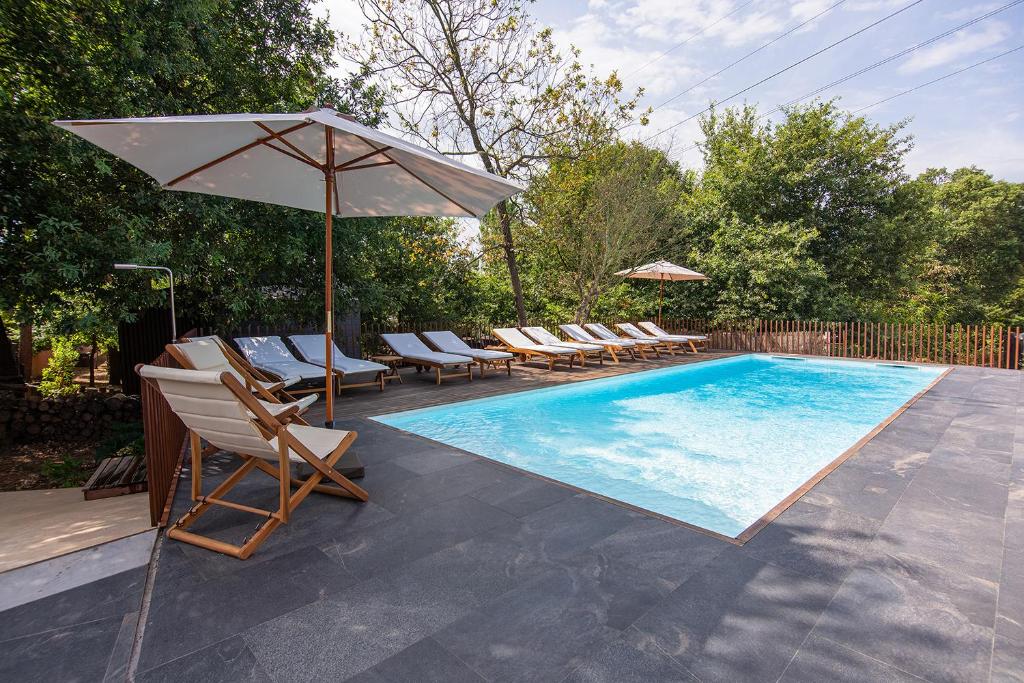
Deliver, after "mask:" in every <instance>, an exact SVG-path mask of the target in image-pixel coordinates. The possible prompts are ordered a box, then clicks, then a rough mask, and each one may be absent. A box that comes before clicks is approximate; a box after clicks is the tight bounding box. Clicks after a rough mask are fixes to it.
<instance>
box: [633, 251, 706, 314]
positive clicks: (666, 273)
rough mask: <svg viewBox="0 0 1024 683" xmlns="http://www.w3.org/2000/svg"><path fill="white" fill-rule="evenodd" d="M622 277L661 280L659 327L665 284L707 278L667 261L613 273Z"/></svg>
mask: <svg viewBox="0 0 1024 683" xmlns="http://www.w3.org/2000/svg"><path fill="white" fill-rule="evenodd" d="M615 274H616V275H622V276H623V277H635V278H639V279H642V280H661V292H660V294H659V295H658V324H659V325H661V305H662V304H663V303H664V302H665V282H666V281H670V282H671V281H679V280H707V279H708V276H707V275H703V274H701V273H698V272H697V271H695V270H690V269H689V268H683V267H682V266H677V265H676V264H674V263H669V262H668V261H655V262H654V263H646V264H644V265H642V266H637V267H636V268H627V269H626V270H620V271H619V272H617V273H615Z"/></svg>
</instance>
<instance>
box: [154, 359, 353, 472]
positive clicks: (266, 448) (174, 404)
mask: <svg viewBox="0 0 1024 683" xmlns="http://www.w3.org/2000/svg"><path fill="white" fill-rule="evenodd" d="M139 374H141V375H142V376H143V377H145V378H146V379H149V380H153V381H155V382H156V383H157V384H158V385H159V387H160V393H161V394H163V396H164V398H165V399H166V400H167V403H168V404H169V405H170V406H171V410H173V411H174V412H175V414H176V415H177V416H178V417H179V418H181V421H182V422H184V423H185V426H186V427H188V428H189V429H191V430H193V431H194V432H195V433H196V434H198V435H199V436H201V437H202V438H204V439H206V440H207V441H208V442H210V443H211V444H212V445H214V446H216V447H217V448H220V449H221V450H225V451H231V452H234V453H245V454H247V455H255V456H258V457H260V458H264V459H266V460H277V459H278V458H279V456H278V452H277V437H274V438H272V439H270V440H268V439H265V438H264V437H263V434H262V433H261V432H260V431H259V430H258V429H257V428H256V425H255V424H254V423H253V422H252V418H251V413H250V412H249V410H248V409H247V408H246V407H245V405H243V404H242V402H241V401H239V400H238V398H237V397H236V396H235V395H234V394H233V393H231V390H230V389H228V388H227V387H226V386H224V384H223V383H222V382H221V379H220V376H221V373H219V372H203V371H199V370H181V369H178V368H160V367H155V366H152V365H144V366H142V368H140V373H139ZM286 429H287V430H288V432H289V433H290V434H293V435H294V436H295V438H296V439H297V440H299V441H301V442H302V443H303V444H305V445H306V447H307V448H309V449H310V450H311V451H313V453H314V454H315V455H316V456H317V457H318V458H321V459H323V458H324V457H326V456H327V455H328V454H330V452H331V451H332V450H334V449H335V448H337V447H338V445H339V444H340V443H341V440H342V439H344V438H345V436H346V435H347V434H348V432H344V431H340V430H334V429H323V428H321V427H309V426H305V425H298V424H289V425H288V426H287V427H286ZM331 444H333V446H332V445H331ZM288 457H289V459H290V460H292V461H294V462H305V461H304V459H303V458H302V457H301V456H299V455H298V454H297V453H295V452H294V451H290V452H289V454H288Z"/></svg>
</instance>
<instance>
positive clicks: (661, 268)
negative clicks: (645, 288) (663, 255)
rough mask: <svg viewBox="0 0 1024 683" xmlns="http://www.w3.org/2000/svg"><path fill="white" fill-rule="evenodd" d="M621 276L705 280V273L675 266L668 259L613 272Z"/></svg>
mask: <svg viewBox="0 0 1024 683" xmlns="http://www.w3.org/2000/svg"><path fill="white" fill-rule="evenodd" d="M615 274H616V275H622V276H623V277H635V278H641V279H645V280H707V279H708V276H707V275H702V274H701V273H698V272H697V271H695V270H690V269H689V268H683V267H682V266H677V265H676V264H674V263H669V262H668V261H655V262H654V263H648V264H645V265H642V266H637V267H636V268H627V269H626V270H620V271H619V272H617V273H615Z"/></svg>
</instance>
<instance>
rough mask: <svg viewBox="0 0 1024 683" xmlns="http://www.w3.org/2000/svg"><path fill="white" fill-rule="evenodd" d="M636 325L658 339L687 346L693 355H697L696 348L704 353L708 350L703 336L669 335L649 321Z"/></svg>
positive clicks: (706, 339)
mask: <svg viewBox="0 0 1024 683" xmlns="http://www.w3.org/2000/svg"><path fill="white" fill-rule="evenodd" d="M637 324H638V325H639V326H640V327H642V328H643V329H644V332H647V333H649V334H652V335H654V336H655V337H658V338H659V339H666V340H668V341H674V342H679V343H680V344H687V345H688V346H689V347H690V350H691V351H693V352H694V353H697V347H698V346H700V347H701V348H703V349H704V350H705V351H707V350H708V338H707V337H706V336H704V335H703V334H669V333H668V332H666V331H665V330H663V329H661V328H660V327H658V326H657V325H655V324H654V323H653V322H651V321H650V320H645V321H644V322H642V323H637Z"/></svg>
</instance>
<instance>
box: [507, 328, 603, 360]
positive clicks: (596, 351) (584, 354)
mask: <svg viewBox="0 0 1024 683" xmlns="http://www.w3.org/2000/svg"><path fill="white" fill-rule="evenodd" d="M540 329H542V330H544V328H543V327H542V328H540ZM519 331H520V332H522V333H523V334H525V335H526V336H527V337H529V338H530V339H532V340H533V341H535V342H537V343H538V344H541V345H546V346H565V348H567V349H573V350H574V351H576V352H577V353H579V354H580V358H581V361H582V362H581V363H580V365H581V366H582V365H583V363H584V362H585V361H586V359H587V358H590V357H592V356H594V355H595V354H596V357H597V364H598V365H604V353H605V351H606V350H607V351H609V353H610V354H611V357H612V360H614V361H615V362H616V363H618V362H619V359H618V357H617V356H616V355H615V352H614V351H612V350H611V349H608V348H606V347H605V346H604V345H603V344H592V345H593V346H600V347H601V348H600V349H590V350H587V349H577V348H576V347H575V346H570V345H568V344H563V343H562V341H561V340H559V343H558V344H556V343H555V342H544V341H541V340H540V339H537V337H535V336H534V335H532V334H530V333H529V332H527V331H526V328H525V327H523V328H520V330H519ZM544 331H545V332H547V333H548V334H551V332H549V331H548V330H544ZM551 336H552V337H555V338H556V339H558V337H557V336H556V335H554V334H551ZM573 343H578V344H591V342H573ZM619 348H620V349H621V347H619Z"/></svg>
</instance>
